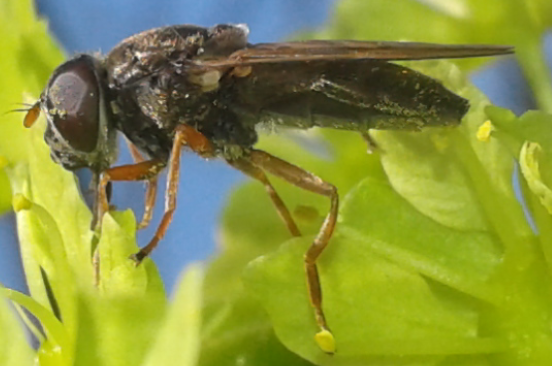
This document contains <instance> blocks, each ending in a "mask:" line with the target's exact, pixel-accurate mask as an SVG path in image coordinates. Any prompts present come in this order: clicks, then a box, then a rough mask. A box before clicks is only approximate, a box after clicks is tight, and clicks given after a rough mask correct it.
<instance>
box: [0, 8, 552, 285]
mask: <svg viewBox="0 0 552 366" xmlns="http://www.w3.org/2000/svg"><path fill="white" fill-rule="evenodd" d="M335 2H336V1H335V0H179V1H174V0H172V1H171V0H96V1H75V0H38V1H37V8H38V11H39V12H40V14H41V15H42V16H44V17H46V18H47V19H48V21H49V26H50V29H51V31H52V32H53V33H54V35H55V36H56V37H57V39H58V40H59V42H60V43H61V45H62V46H63V47H64V48H65V49H66V50H67V54H68V55H69V56H70V55H72V54H74V53H78V52H96V51H102V52H104V53H105V52H107V51H109V50H110V49H111V48H112V47H113V46H114V45H115V44H117V43H118V42H119V41H121V40H122V39H123V38H125V37H127V36H129V35H132V34H134V33H137V32H140V31H142V30H145V29H149V28H153V27H159V26H163V25H170V24H184V23H189V24H197V25H202V26H211V25H214V24H218V23H246V24H248V26H249V28H250V30H251V33H250V41H251V42H253V43H256V42H274V41H279V40H282V39H285V38H286V37H289V36H291V35H292V34H293V33H295V32H298V31H301V30H312V29H313V28H316V27H321V26H322V25H323V23H324V22H326V21H328V20H330V19H331V14H332V9H333V5H334V3H335ZM546 43H547V44H550V43H552V42H548V39H547V42H546ZM473 79H474V82H475V83H476V84H477V86H479V87H480V88H481V89H482V90H483V91H484V92H485V93H486V94H487V95H489V96H490V98H491V100H492V101H493V102H494V103H495V104H498V105H500V106H505V107H508V108H510V109H512V110H514V111H515V112H516V113H521V112H523V111H524V110H526V109H527V108H529V107H533V102H532V100H531V97H530V96H529V95H530V94H529V93H528V90H527V87H526V85H525V83H524V81H523V80H522V77H521V74H520V71H519V69H518V68H517V66H516V64H515V62H514V61H513V60H508V61H501V62H499V63H498V64H497V65H495V66H493V67H492V68H488V69H486V70H484V71H481V72H479V73H478V74H477V75H474V78H473ZM130 161H131V159H130V157H129V155H128V153H127V151H126V149H125V148H122V149H121V158H120V162H130ZM242 179H244V178H243V177H242V176H241V175H240V173H238V172H236V171H234V170H232V169H231V168H230V167H228V166H226V165H225V164H224V163H222V162H218V161H209V162H206V161H203V160H201V159H200V158H198V157H196V156H194V155H193V154H186V155H185V156H183V159H182V170H181V179H180V187H179V196H178V208H177V211H176V214H175V217H174V221H173V224H172V225H171V226H170V228H169V230H168V233H167V236H166V238H165V239H164V240H163V241H162V242H161V244H160V246H159V248H158V249H157V250H156V251H154V253H153V255H152V257H153V259H154V260H155V262H156V263H157V264H158V266H159V269H160V271H161V275H162V277H163V278H164V280H165V283H166V285H167V289H169V290H170V289H171V288H173V286H174V283H175V280H176V278H177V276H178V273H179V272H180V271H181V269H182V268H183V267H184V266H185V264H186V263H187V262H189V261H192V260H202V259H206V258H207V257H208V256H209V255H210V254H211V253H213V250H214V248H215V237H216V235H217V221H218V217H219V215H220V214H221V211H222V207H223V205H224V202H225V199H226V197H227V196H228V193H229V191H230V189H231V188H232V187H233V186H235V185H236V183H238V182H239V181H240V180H242ZM164 184H165V183H164V180H163V181H161V182H160V186H159V191H160V192H159V194H158V204H157V205H156V210H155V213H154V220H153V222H152V224H151V225H150V227H149V228H148V229H146V230H143V231H141V232H140V233H139V235H138V240H139V243H140V244H141V245H144V244H146V243H147V241H148V240H149V239H150V237H151V235H152V234H153V230H154V228H155V227H156V224H157V223H158V222H159V220H160V218H161V215H162V209H163V206H164V205H163V203H162V200H163V197H162V194H161V192H162V191H163V188H164ZM113 197H114V199H113V202H114V204H115V205H117V206H118V207H119V208H127V207H131V208H133V209H134V210H135V212H137V216H138V219H139V218H140V215H141V213H142V210H143V199H142V198H143V186H142V185H141V184H138V183H116V184H114V191H113ZM14 225H15V224H14V219H13V215H6V216H5V217H3V218H2V219H1V220H0V237H1V238H2V245H0V283H3V284H4V285H6V286H7V287H10V288H15V289H18V290H23V291H24V290H25V284H24V281H23V277H22V271H21V268H20V260H19V254H18V252H17V240H16V236H15V234H14Z"/></svg>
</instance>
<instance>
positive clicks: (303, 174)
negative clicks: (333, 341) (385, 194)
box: [249, 150, 339, 331]
mask: <svg viewBox="0 0 552 366" xmlns="http://www.w3.org/2000/svg"><path fill="white" fill-rule="evenodd" d="M249 160H250V161H251V163H252V164H253V165H255V166H256V167H258V168H260V169H263V170H265V171H267V172H269V173H271V174H273V175H275V176H277V177H280V178H282V179H284V180H286V181H287V182H289V183H291V184H293V185H295V186H297V187H299V188H303V189H305V190H307V191H311V192H313V193H317V194H320V195H323V196H326V197H328V198H329V199H330V212H329V213H328V215H327V216H326V219H325V220H324V223H323V224H322V227H321V228H320V231H319V232H318V235H317V236H316V238H315V239H314V242H313V243H312V244H311V246H310V247H309V249H308V250H307V252H306V253H305V257H304V261H305V272H306V276H307V284H308V291H309V297H310V301H311V304H312V306H313V308H314V314H315V319H316V323H317V324H318V326H319V327H320V328H321V330H322V331H328V325H327V324H326V318H325V316H324V311H323V310H322V289H321V287H320V277H319V275H318V268H317V266H316V261H317V259H318V257H319V256H320V255H321V254H322V252H323V251H324V249H325V248H326V247H327V245H328V242H329V240H330V238H331V237H332V234H333V231H334V228H335V224H336V221H337V211H338V206H339V196H338V193H337V188H336V187H335V186H333V185H332V184H330V183H327V182H325V181H323V180H322V179H320V178H319V177H317V176H315V175H313V174H311V173H309V172H307V171H305V170H303V169H301V168H299V167H297V166H295V165H292V164H290V163H288V162H286V161H284V160H281V159H279V158H277V157H275V156H272V155H270V154H268V153H266V152H264V151H261V150H252V151H251V153H250V155H249Z"/></svg>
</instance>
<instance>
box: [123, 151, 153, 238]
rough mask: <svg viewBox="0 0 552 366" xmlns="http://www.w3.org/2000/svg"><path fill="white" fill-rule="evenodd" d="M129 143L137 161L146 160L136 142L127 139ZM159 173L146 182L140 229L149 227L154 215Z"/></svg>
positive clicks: (131, 152)
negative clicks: (135, 144)
mask: <svg viewBox="0 0 552 366" xmlns="http://www.w3.org/2000/svg"><path fill="white" fill-rule="evenodd" d="M127 145H128V148H129V150H130V154H131V155H132V158H133V159H134V161H135V162H136V163H141V162H143V161H146V159H144V157H143V156H142V154H141V153H140V151H138V149H137V148H136V146H134V144H133V143H132V142H130V141H128V140H127ZM157 177H158V176H157V175H155V176H153V177H151V178H149V179H148V180H147V182H146V199H145V205H144V214H143V216H142V220H141V221H140V223H139V224H138V230H140V229H143V228H145V227H147V226H148V225H149V223H150V221H151V218H152V216H153V208H154V207H155V198H156V197H157Z"/></svg>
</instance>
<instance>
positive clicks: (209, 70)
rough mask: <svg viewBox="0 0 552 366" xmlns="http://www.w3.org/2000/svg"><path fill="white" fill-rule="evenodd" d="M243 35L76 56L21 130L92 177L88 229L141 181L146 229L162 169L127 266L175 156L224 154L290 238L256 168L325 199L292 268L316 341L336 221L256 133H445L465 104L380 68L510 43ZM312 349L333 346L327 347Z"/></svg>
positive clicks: (146, 43) (170, 195)
mask: <svg viewBox="0 0 552 366" xmlns="http://www.w3.org/2000/svg"><path fill="white" fill-rule="evenodd" d="M248 32H249V31H248V28H247V27H246V26H245V25H217V26H214V27H212V28H202V27H197V26H192V25H178V26H169V27H163V28H156V29H152V30H149V31H145V32H142V33H139V34H136V35H133V36H131V37H129V38H127V39H125V40H123V41H122V42H121V43H119V44H118V45H117V46H115V48H113V49H112V50H111V51H110V52H109V53H108V54H107V55H106V56H105V57H96V56H91V55H87V54H81V55H77V56H75V57H74V58H72V59H70V60H69V61H67V62H65V63H64V64H62V65H60V66H59V67H58V68H57V69H56V70H55V71H54V72H53V74H52V76H51V77H50V80H49V81H48V84H47V85H46V88H45V89H44V91H43V92H42V95H41V96H40V98H39V100H38V101H37V102H36V103H35V104H34V105H33V106H32V107H31V108H30V109H29V110H28V113H27V115H26V117H25V121H24V123H25V126H27V127H29V126H31V125H32V124H33V122H34V121H35V120H36V118H37V117H38V115H39V113H40V111H43V112H44V113H45V115H46V117H47V129H46V132H45V135H44V138H45V140H46V142H47V144H48V145H49V146H50V149H51V156H52V158H53V160H55V161H56V162H57V163H59V164H61V165H62V166H63V167H64V168H66V169H68V170H75V169H77V168H81V167H87V168H90V169H91V170H92V171H93V172H95V173H96V175H97V176H98V177H99V178H98V187H97V205H96V206H97V207H96V209H95V217H96V219H97V221H98V223H101V218H102V216H103V214H104V213H105V212H106V211H107V210H108V209H109V203H108V197H107V193H106V187H107V186H108V184H109V183H110V182H114V181H124V180H127V181H138V180H144V181H147V182H148V189H147V192H146V203H145V207H146V209H145V213H144V217H143V219H142V222H141V226H144V225H147V223H148V222H149V220H150V218H151V212H152V210H151V209H152V207H153V205H154V201H155V190H156V182H157V181H156V177H157V175H158V174H159V173H160V172H161V171H162V170H163V169H164V168H166V167H167V166H168V178H167V187H166V190H165V203H166V208H165V212H164V215H163V217H162V220H161V223H160V224H159V226H158V228H157V231H156V233H155V235H154V237H153V238H152V239H151V241H150V242H149V243H148V244H147V245H146V246H144V247H143V248H142V249H141V250H140V251H139V252H138V253H136V254H135V255H134V256H133V259H134V260H135V261H136V263H140V262H141V261H142V260H143V259H144V258H145V257H146V256H147V255H148V254H149V253H150V252H151V251H152V250H153V249H154V248H155V247H156V246H157V244H158V242H159V241H160V240H161V238H162V237H163V235H164V234H165V232H166V230H167V228H168V226H169V224H170V222H171V219H172V217H173V212H174V210H175V206H176V193H177V182H178V175H179V162H180V153H181V150H182V149H183V148H185V149H186V150H190V151H192V152H195V153H197V154H199V155H200V156H202V157H205V158H211V157H217V158H221V159H224V160H225V161H226V162H228V164H230V165H231V166H233V167H234V168H236V169H238V170H240V171H242V172H243V173H245V174H246V175H248V176H250V177H252V178H253V179H256V180H258V181H260V182H261V183H262V184H263V185H264V186H265V188H266V190H267V191H268V193H269V195H270V198H271V200H272V202H273V203H274V206H275V207H276V210H277V211H278V213H279V215H280V216H281V218H282V220H283V221H284V223H285V225H286V226H287V229H288V230H289V232H290V233H291V235H293V236H300V235H301V232H300V230H299V228H298V227H297V225H296V223H295V222H294V220H293V218H292V216H291V214H290V212H289V210H288V209H287V208H286V206H285V204H284V202H283V201H282V199H281V198H280V196H279V195H278V193H277V192H276V191H275V190H274V188H273V187H272V185H271V183H270V181H269V180H268V178H267V175H266V174H267V173H269V174H272V175H274V176H276V177H279V178H282V179H283V180H285V181H287V182H289V183H291V184H293V185H295V186H297V187H299V188H302V189H305V190H307V191H310V192H314V193H317V194H320V195H323V196H325V197H327V198H328V199H329V201H330V210H329V213H328V214H327V216H326V218H325V220H324V223H323V224H322V227H321V228H320V231H319V233H318V235H317V236H316V238H315V239H314V241H313V243H312V245H311V246H310V247H309V249H308V250H307V252H306V253H305V259H304V264H305V271H306V278H307V284H308V294H309V298H310V300H311V304H312V306H313V309H314V315H315V319H316V323H317V324H318V326H319V328H320V332H319V333H318V335H320V334H325V335H326V336H327V335H329V336H330V337H331V333H330V332H329V328H328V325H327V323H326V320H325V316H324V311H323V307H322V293H321V287H320V280H319V276H318V270H317V265H316V262H317V259H318V257H319V256H320V254H322V252H323V251H324V249H325V248H326V246H327V245H328V243H329V241H330V239H331V237H332V233H333V231H334V228H335V225H336V219H337V213H338V201H339V196H338V192H337V189H336V187H335V186H333V185H332V184H330V183H328V182H325V181H323V180H322V179H320V178H319V177H317V176H315V175H313V174H310V173H308V172H307V171H305V170H303V169H301V168H299V167H297V166H295V165H292V164H290V163H288V162H286V161H283V160H281V159H279V158H277V157H275V156H273V155H270V154H269V153H267V152H264V151H261V150H258V149H255V148H254V145H255V142H256V141H257V127H259V126H260V125H263V124H276V125H282V126H285V127H292V128H299V129H307V128H311V127H329V128H335V129H344V130H351V131H357V132H360V133H362V134H365V135H366V133H367V131H368V130H370V129H390V130H420V129H422V128H423V127H426V126H427V127H429V126H446V125H458V124H459V123H460V121H461V119H462V117H463V116H464V114H465V113H466V112H467V110H468V107H469V104H468V101H467V100H465V99H464V98H462V97H460V96H458V95H456V94H454V93H452V92H451V91H449V90H447V89H446V88H445V87H444V86H442V85H441V84H440V83H439V82H438V81H436V80H433V79H431V78H430V77H427V76H425V75H422V74H420V73H418V72H416V71H413V70H411V69H408V68H406V67H403V66H399V65H396V64H393V63H389V62H388V61H396V60H421V59H435V58H463V57H478V56H492V55H502V54H508V53H512V48H510V47H505V46H486V45H436V44H427V43H394V42H364V41H321V40H312V41H302V42H284V43H266V44H250V43H248V42H247V35H248ZM117 132H122V133H123V135H124V136H125V137H126V138H127V139H128V140H129V141H130V142H131V144H132V146H133V147H132V151H133V155H134V157H135V160H136V161H135V163H134V164H130V165H123V166H116V167H112V166H111V165H112V164H113V162H114V159H115V155H116V146H115V145H116V141H115V137H116V134H117ZM142 153H143V154H145V155H146V156H147V158H144V157H143V156H142ZM331 339H332V342H333V338H331ZM323 348H324V347H323ZM325 351H326V352H328V353H331V352H333V346H331V345H330V346H329V347H325Z"/></svg>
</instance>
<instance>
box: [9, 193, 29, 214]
mask: <svg viewBox="0 0 552 366" xmlns="http://www.w3.org/2000/svg"><path fill="white" fill-rule="evenodd" d="M32 204H33V203H32V202H31V201H30V200H28V199H27V198H26V197H25V196H23V195H22V194H21V193H17V194H16V195H15V196H13V199H12V206H13V209H14V210H15V212H19V211H23V210H28V209H30V208H31V206H32Z"/></svg>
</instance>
